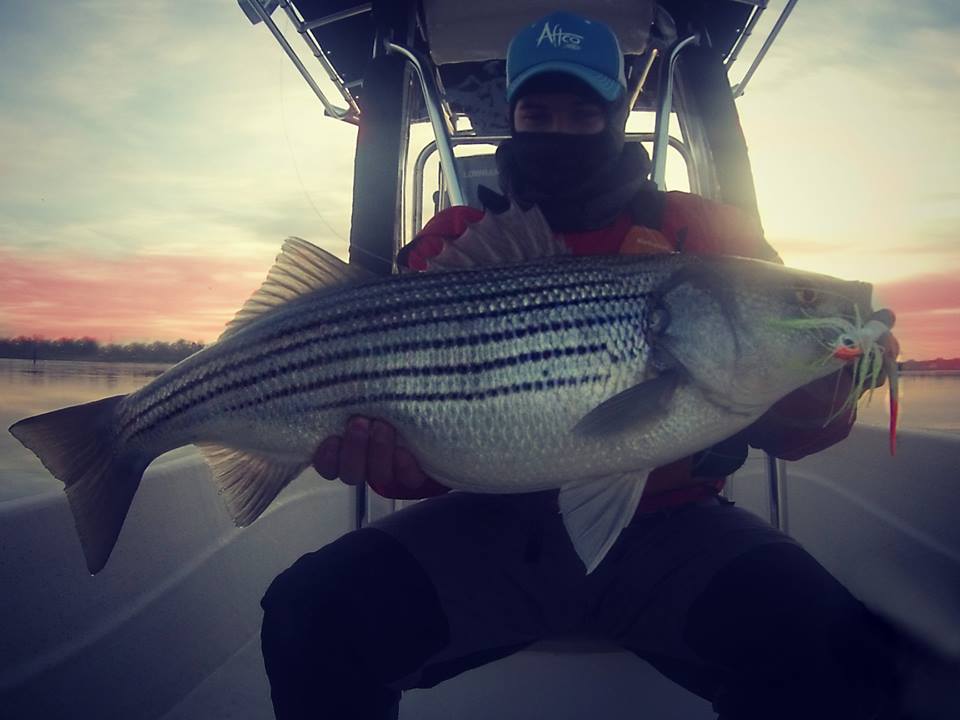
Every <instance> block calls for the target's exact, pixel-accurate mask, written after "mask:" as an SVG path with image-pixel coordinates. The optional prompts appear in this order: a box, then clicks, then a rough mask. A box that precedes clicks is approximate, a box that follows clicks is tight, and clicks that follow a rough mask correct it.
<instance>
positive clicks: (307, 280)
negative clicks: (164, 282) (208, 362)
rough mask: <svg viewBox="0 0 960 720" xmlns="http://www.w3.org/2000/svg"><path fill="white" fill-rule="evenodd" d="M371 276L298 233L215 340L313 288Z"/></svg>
mask: <svg viewBox="0 0 960 720" xmlns="http://www.w3.org/2000/svg"><path fill="white" fill-rule="evenodd" d="M371 277H373V274H372V273H371V272H370V271H369V270H364V269H363V268H361V267H359V266H357V265H348V264H347V263H345V262H344V261H343V260H341V259H340V258H338V257H336V256H335V255H332V254H330V253H329V252H327V251H326V250H324V249H323V248H319V247H317V246H316V245H314V244H313V243H310V242H307V241H306V240H302V239H301V238H298V237H289V238H287V239H286V241H284V243H283V248H282V249H281V250H280V254H279V255H277V260H276V262H275V263H274V265H273V267H272V268H270V272H268V273H267V279H266V280H264V281H263V285H261V286H260V289H259V290H257V291H256V292H255V293H254V294H253V295H251V296H250V299H249V300H247V301H246V302H245V303H244V304H243V307H242V308H240V310H239V312H237V314H236V315H235V316H234V318H233V320H231V321H230V322H229V323H227V326H226V327H225V328H224V329H223V333H222V334H221V335H220V337H219V338H218V340H223V339H224V338H227V337H230V336H231V335H233V334H234V333H235V332H237V331H238V330H239V329H240V328H242V327H244V326H245V325H247V324H248V323H249V322H250V321H252V320H253V319H254V318H257V317H259V316H260V315H262V314H263V313H265V312H267V310H272V309H273V308H275V307H277V306H279V305H283V304H284V303H286V302H288V301H290V300H292V299H293V298H295V297H299V296H300V295H306V294H307V293H311V292H313V291H314V290H320V289H322V288H331V287H336V286H337V285H341V284H344V283H350V282H360V281H362V280H367V279H369V278H371Z"/></svg>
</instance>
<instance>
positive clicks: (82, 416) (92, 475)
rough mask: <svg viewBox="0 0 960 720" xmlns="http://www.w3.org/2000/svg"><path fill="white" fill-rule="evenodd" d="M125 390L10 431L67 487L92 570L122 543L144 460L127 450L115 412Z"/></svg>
mask: <svg viewBox="0 0 960 720" xmlns="http://www.w3.org/2000/svg"><path fill="white" fill-rule="evenodd" d="M124 397H125V396H124V395H116V396H114V397H109V398H105V399H103V400H97V401H96V402H92V403H86V404H84V405H74V406H73V407H68V408H63V409H62V410H54V411H53V412H48V413H44V414H43V415H36V416H34V417H30V418H26V419H25V420H21V421H19V422H18V423H15V424H14V425H12V426H11V427H10V433H11V434H12V435H13V436H14V437H15V438H16V439H17V440H19V441H20V442H21V443H23V444H24V445H25V446H26V447H27V448H29V449H30V450H32V451H33V453H34V454H35V455H36V456H37V457H38V458H40V462H42V463H43V464H44V466H45V467H46V468H47V469H48V470H49V471H50V472H51V473H53V475H54V476H56V478H57V479H58V480H61V481H62V482H63V484H64V485H65V486H66V487H65V490H66V493H67V500H68V501H69V503H70V510H71V512H72V513H73V521H74V523H75V524H76V526H77V535H79V537H80V545H81V546H82V547H83V554H84V557H85V558H86V560H87V568H88V569H89V570H90V572H91V573H97V572H99V571H100V570H101V569H102V568H103V566H104V565H105V564H106V562H107V558H108V557H110V552H111V551H112V550H113V546H114V545H115V544H116V542H117V536H119V534H120V528H121V527H122V526H123V520H124V518H126V516H127V511H128V510H129V509H130V503H131V502H132V501H133V495H134V493H136V491H137V487H138V486H139V485H140V478H141V477H143V471H144V470H146V468H147V465H149V464H150V459H145V458H142V457H139V456H136V455H133V454H130V453H124V452H123V448H122V447H118V446H117V444H116V438H115V427H114V425H115V421H114V417H115V414H116V410H117V405H119V403H120V401H121V400H123V398H124Z"/></svg>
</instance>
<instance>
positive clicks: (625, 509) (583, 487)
mask: <svg viewBox="0 0 960 720" xmlns="http://www.w3.org/2000/svg"><path fill="white" fill-rule="evenodd" d="M649 474H650V473H649V472H648V471H646V470H643V471H640V472H633V473H628V474H624V475H611V476H609V477H602V478H591V479H589V480H581V481H578V482H575V483H570V484H568V485H564V486H563V487H562V488H560V499H559V504H560V513H561V514H562V515H563V524H564V526H565V527H566V528H567V533H568V534H569V535H570V540H571V542H572V543H573V547H574V549H575V550H576V551H577V555H579V556H580V559H581V560H583V564H584V565H585V566H586V568H587V574H588V575H589V574H590V573H592V572H593V571H594V570H595V569H596V568H597V566H598V565H599V564H600V563H601V561H602V560H603V558H604V557H606V555H607V552H608V551H609V550H610V548H611V547H613V544H614V543H615V542H616V540H617V538H618V537H619V536H620V531H621V530H623V528H625V527H626V526H627V525H628V524H629V523H630V520H631V519H632V518H633V514H634V513H635V512H636V510H637V505H638V503H639V502H640V496H641V495H643V489H644V487H646V484H647V476H648V475H649Z"/></svg>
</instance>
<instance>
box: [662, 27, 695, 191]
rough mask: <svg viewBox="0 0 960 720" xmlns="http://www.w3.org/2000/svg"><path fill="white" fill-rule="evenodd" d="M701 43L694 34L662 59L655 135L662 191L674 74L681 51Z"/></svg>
mask: <svg viewBox="0 0 960 720" xmlns="http://www.w3.org/2000/svg"><path fill="white" fill-rule="evenodd" d="M699 42H700V34H699V33H694V34H693V35H690V36H689V37H685V38H684V39H683V40H678V41H677V42H675V43H674V44H673V45H672V46H671V47H670V50H669V51H668V52H667V54H666V56H665V57H662V58H661V59H660V62H662V63H664V65H663V67H662V69H661V72H660V98H659V101H658V103H657V122H656V125H655V126H654V130H653V134H654V140H653V178H652V179H653V181H654V182H655V183H656V184H657V187H658V188H659V189H660V190H666V187H667V186H666V179H665V178H666V174H667V147H668V141H669V138H670V113H671V111H672V110H673V74H674V70H675V69H676V66H677V56H678V55H679V54H680V51H681V50H683V49H684V48H685V47H687V46H688V45H691V44H694V45H695V44H697V43H699Z"/></svg>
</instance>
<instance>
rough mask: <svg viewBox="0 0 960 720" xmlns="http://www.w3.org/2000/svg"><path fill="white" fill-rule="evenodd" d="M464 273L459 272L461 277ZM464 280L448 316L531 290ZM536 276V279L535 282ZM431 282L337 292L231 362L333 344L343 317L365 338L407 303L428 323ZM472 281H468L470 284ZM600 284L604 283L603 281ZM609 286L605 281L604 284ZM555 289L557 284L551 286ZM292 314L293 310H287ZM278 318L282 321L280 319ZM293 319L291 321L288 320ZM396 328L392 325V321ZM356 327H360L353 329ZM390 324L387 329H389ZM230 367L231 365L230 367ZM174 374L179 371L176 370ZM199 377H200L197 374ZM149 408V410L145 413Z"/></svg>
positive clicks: (190, 381)
mask: <svg viewBox="0 0 960 720" xmlns="http://www.w3.org/2000/svg"><path fill="white" fill-rule="evenodd" d="M545 274H546V273H541V274H540V275H545ZM461 275H462V273H461ZM467 275H468V277H467V278H466V279H464V281H463V282H461V283H457V284H456V288H455V289H456V290H457V291H458V294H457V295H455V296H454V297H453V299H452V302H451V298H450V297H449V292H445V293H442V294H441V297H443V299H444V300H445V301H446V302H448V303H449V305H448V307H447V312H456V308H457V305H456V303H457V302H458V301H459V302H462V303H463V304H466V303H471V302H475V301H482V300H485V299H491V298H496V299H498V301H499V302H503V301H504V300H506V299H508V298H509V297H510V295H511V294H517V293H521V294H526V293H528V292H529V289H530V288H529V287H519V288H517V287H515V284H513V283H509V282H506V281H499V280H498V281H494V282H490V281H489V280H488V281H486V282H482V283H480V282H477V281H476V279H475V278H473V277H469V275H471V274H467ZM524 275H526V276H527V279H530V273H529V272H527V273H524ZM540 275H538V276H537V277H536V279H537V280H539V277H540ZM426 277H427V278H429V279H430V280H433V281H434V282H430V283H422V284H423V285H427V289H428V290H430V291H431V292H429V293H425V292H424V291H423V289H422V288H419V287H418V288H416V289H415V291H414V292H408V293H405V294H403V295H399V294H397V291H396V288H395V287H394V286H393V283H389V282H385V283H383V284H385V285H387V287H388V288H389V289H390V290H391V292H390V293H389V294H387V296H386V298H383V295H384V293H380V294H379V296H378V297H380V299H381V300H383V299H385V300H386V302H385V303H380V304H373V305H371V304H370V303H369V302H368V301H367V298H366V297H365V296H361V297H360V298H359V302H357V300H356V299H353V298H351V297H349V296H345V297H340V296H339V294H337V295H336V298H335V299H334V298H330V299H329V302H328V303H324V302H322V300H321V301H318V302H317V303H316V306H315V307H314V306H311V307H310V308H308V310H310V312H308V313H304V315H306V323H304V322H302V319H303V316H302V315H300V314H298V313H295V312H291V313H290V316H291V317H290V318H283V319H282V320H283V321H281V322H277V323H276V328H271V329H270V330H269V331H268V332H266V333H265V334H264V336H263V337H260V338H258V341H257V344H256V345H255V346H253V347H252V348H251V349H250V351H248V352H244V351H243V350H244V349H243V348H241V349H240V350H239V351H238V352H237V353H236V358H235V360H234V361H233V363H235V364H236V366H242V365H244V364H249V363H257V362H263V361H264V360H267V361H269V359H270V353H271V352H274V351H283V352H289V351H291V350H294V349H297V348H298V347H302V346H304V345H310V344H312V343H314V342H315V341H317V340H320V339H322V340H328V341H331V340H333V339H336V338H337V337H338V334H336V333H334V334H333V335H331V334H330V328H336V327H338V323H339V322H340V321H341V320H344V319H347V320H350V321H351V329H350V330H348V331H347V332H346V333H343V332H340V333H339V337H349V336H353V337H358V336H361V335H363V334H364V333H365V332H367V331H370V330H372V331H379V330H381V329H382V325H381V323H382V322H383V320H384V318H385V317H387V318H389V314H390V312H391V310H393V309H395V308H396V306H397V304H398V303H400V302H401V301H402V302H405V303H408V304H407V305H406V306H405V307H406V308H407V310H408V318H410V319H413V320H416V319H417V317H418V313H417V311H418V310H425V311H426V313H425V314H423V315H419V317H420V320H421V322H423V323H424V324H428V323H429V322H431V321H432V320H433V319H434V318H435V317H436V316H437V314H438V313H437V301H438V293H437V292H436V290H437V288H436V287H434V286H437V285H441V286H446V288H444V287H441V288H440V290H441V291H442V290H444V289H445V290H449V289H450V285H451V283H450V282H449V280H448V279H447V278H443V280H444V282H443V283H438V282H436V281H435V278H437V277H438V276H426ZM471 281H472V282H471ZM601 282H604V280H601ZM606 282H608V281H606ZM477 285H479V286H481V289H482V290H485V292H483V293H482V294H479V295H464V290H465V289H472V286H477ZM553 287H557V286H553ZM560 287H563V288H569V281H568V282H566V283H564V284H563V285H562V286H560ZM540 289H541V291H542V292H544V293H547V292H549V291H550V290H551V289H552V288H551V287H550V286H547V287H541V288H540ZM590 289H591V285H588V284H584V291H589V290H590ZM327 304H330V305H333V306H334V308H333V312H332V314H331V316H329V317H324V318H323V320H318V319H317V315H319V314H322V313H323V311H324V310H326V309H328V308H326V307H325V305H327ZM291 310H293V308H291ZM363 319H372V321H373V327H371V326H370V325H363V324H361V323H359V322H358V321H360V320H363ZM278 320H280V319H278ZM291 320H292V321H291ZM394 324H395V323H394ZM412 324H413V323H411V322H410V321H409V319H408V320H407V321H406V322H405V323H404V324H403V325H404V328H408V327H410V326H412ZM357 325H359V327H357ZM389 326H390V325H389V320H388V327H389ZM232 367H233V364H232V365H231V368H232ZM174 370H175V371H176V370H177V369H174ZM196 370H198V371H199V373H197V372H194V373H193V375H194V377H192V378H186V385H187V386H191V385H195V384H198V383H200V382H203V381H205V380H206V378H205V377H204V373H203V370H204V368H198V369H196ZM182 372H183V369H180V371H179V372H174V374H173V376H172V377H171V381H174V380H176V379H178V376H179V375H180V374H181V373H182ZM198 374H199V376H197V375H198ZM151 391H152V392H153V393H154V394H156V395H162V394H163V389H161V388H157V389H151V390H148V391H147V394H148V396H149V393H150V392H151ZM149 409H150V408H149V407H147V408H146V410H149Z"/></svg>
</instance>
